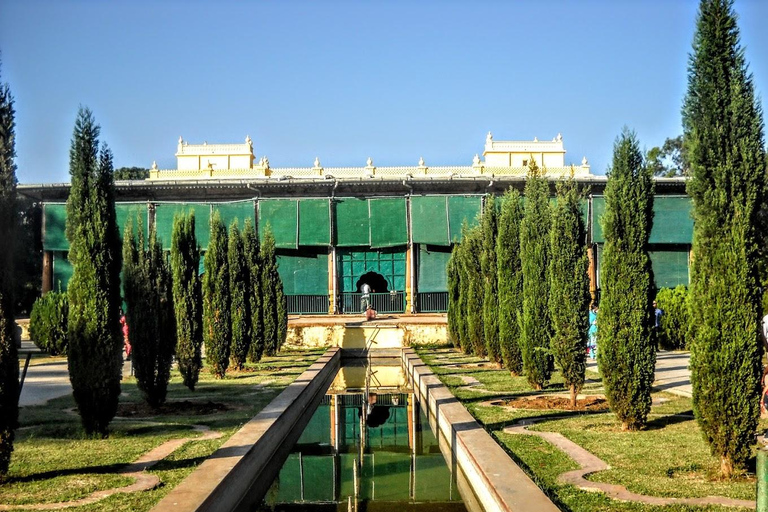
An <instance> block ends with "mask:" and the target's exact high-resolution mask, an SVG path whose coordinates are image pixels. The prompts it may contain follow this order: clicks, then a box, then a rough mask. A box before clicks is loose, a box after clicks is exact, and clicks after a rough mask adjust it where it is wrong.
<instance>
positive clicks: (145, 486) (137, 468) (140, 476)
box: [0, 420, 222, 510]
mask: <svg viewBox="0 0 768 512" xmlns="http://www.w3.org/2000/svg"><path fill="white" fill-rule="evenodd" d="M133 421H135V420H133ZM145 423H147V424H157V423H155V422H151V421H147V422H145ZM192 428H193V429H194V430H195V431H196V432H201V433H202V434H203V435H201V436H199V437H183V438H180V439H171V440H169V441H166V442H164V443H163V444H161V445H160V446H158V447H157V448H154V449H152V450H150V451H148V452H147V453H145V454H144V455H142V456H141V457H139V458H138V459H136V460H135V461H134V462H133V463H132V464H128V465H127V466H125V467H124V468H122V469H121V470H120V471H118V472H117V474H118V475H121V476H126V477H130V478H133V479H134V482H133V483H132V484H130V485H126V486H124V487H115V488H113V489H105V490H102V491H94V492H93V493H91V494H90V495H89V496H86V497H85V498H80V499H78V500H72V501H62V502H57V503H37V504H29V505H4V504H0V510H18V509H24V510H60V509H63V508H69V507H78V506H82V505H90V504H92V503H97V502H99V501H101V500H103V499H105V498H107V497H109V496H112V495H113V494H118V493H129V492H138V491H149V490H151V489H154V488H155V487H157V486H158V485H160V479H159V478H158V477H157V475H153V474H151V473H147V472H146V471H147V469H149V468H151V467H152V466H154V465H155V464H157V463H158V462H160V461H161V460H163V459H164V458H166V457H168V456H169V455H170V454H172V453H173V452H175V451H176V450H178V449H179V448H181V447H182V446H183V445H184V444H185V443H188V442H192V441H207V440H209V439H218V438H220V437H221V436H222V434H221V432H217V431H212V430H210V429H209V428H208V427H207V426H205V425H193V426H192Z"/></svg>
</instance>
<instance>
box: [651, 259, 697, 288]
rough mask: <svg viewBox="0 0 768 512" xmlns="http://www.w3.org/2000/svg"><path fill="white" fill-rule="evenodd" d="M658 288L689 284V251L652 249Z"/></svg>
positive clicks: (654, 273) (654, 278)
mask: <svg viewBox="0 0 768 512" xmlns="http://www.w3.org/2000/svg"><path fill="white" fill-rule="evenodd" d="M649 254H650V257H651V264H652V265H653V280H654V282H655V284H656V288H674V287H675V286H678V285H681V284H682V285H683V286H688V284H689V281H688V251H650V253H649Z"/></svg>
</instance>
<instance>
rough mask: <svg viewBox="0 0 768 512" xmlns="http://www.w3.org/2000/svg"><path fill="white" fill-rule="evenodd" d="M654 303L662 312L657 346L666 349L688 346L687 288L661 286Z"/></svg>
mask: <svg viewBox="0 0 768 512" xmlns="http://www.w3.org/2000/svg"><path fill="white" fill-rule="evenodd" d="M656 305H657V307H659V308H661V310H662V311H663V312H664V314H663V315H661V326H660V328H659V346H660V347H661V348H663V349H666V350H685V349H687V348H688V339H687V338H688V327H689V320H688V318H689V317H688V315H689V313H688V289H687V288H686V287H685V286H683V285H680V286H678V287H677V288H662V289H661V290H659V293H658V294H657V295H656Z"/></svg>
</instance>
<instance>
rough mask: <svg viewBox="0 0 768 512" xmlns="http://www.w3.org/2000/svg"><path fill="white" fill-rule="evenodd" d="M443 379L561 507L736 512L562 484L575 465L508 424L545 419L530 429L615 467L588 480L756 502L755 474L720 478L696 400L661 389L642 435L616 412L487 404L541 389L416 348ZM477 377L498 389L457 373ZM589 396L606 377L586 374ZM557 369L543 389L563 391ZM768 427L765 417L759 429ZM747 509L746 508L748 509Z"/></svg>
mask: <svg viewBox="0 0 768 512" xmlns="http://www.w3.org/2000/svg"><path fill="white" fill-rule="evenodd" d="M417 352H418V353H419V355H420V356H421V357H422V359H423V360H424V362H425V363H427V364H428V365H429V366H430V367H431V368H432V369H433V371H434V372H435V373H436V374H437V375H438V377H439V378H440V379H441V380H442V381H443V383H444V384H445V385H446V386H448V387H449V388H450V389H451V391H452V392H453V393H454V394H455V395H456V397H457V398H459V400H461V401H462V402H463V403H464V405H465V406H466V407H467V409H468V410H469V411H470V413H471V414H472V415H473V416H474V417H475V418H476V419H477V420H478V421H479V422H480V423H481V424H482V425H483V426H484V427H485V428H486V429H487V430H488V431H489V432H490V433H491V434H492V435H493V436H494V437H495V438H496V439H497V441H498V442H499V444H501V446H502V447H503V448H504V449H505V450H506V451H507V452H508V453H509V454H510V456H511V457H512V458H513V459H514V460H515V461H516V462H517V463H518V464H519V465H520V466H521V467H522V468H523V469H524V470H525V471H526V472H527V473H528V474H529V475H530V476H531V478H533V479H534V481H536V482H537V484H538V485H539V486H540V487H541V488H542V489H543V490H544V491H545V492H546V493H547V494H548V495H549V496H550V497H551V498H552V499H553V501H555V503H556V504H557V505H558V506H559V507H560V508H561V509H563V510H569V511H572V512H581V511H584V512H587V511H590V512H591V511H595V510H597V511H608V510H610V511H614V510H615V511H641V512H655V511H664V512H671V511H674V512H677V511H699V512H700V511H726V510H728V511H734V510H739V509H735V508H732V507H718V506H708V507H700V506H684V505H679V504H675V505H667V506H664V507H658V506H651V505H644V504H640V503H624V502H619V501H616V500H613V499H611V498H608V497H607V496H606V495H605V494H602V493H596V492H588V491H583V490H580V489H578V488H576V487H573V486H571V485H561V484H559V483H558V482H557V477H558V476H559V475H560V474H562V473H563V472H566V471H569V470H572V469H577V467H578V466H577V465H576V463H575V462H574V461H573V460H572V459H571V458H570V457H568V456H567V455H566V454H565V453H564V452H562V451H560V450H559V449H557V448H555V447H554V446H553V445H551V444H549V443H547V442H546V441H544V440H543V439H541V438H538V437H535V436H525V435H516V434H507V433H505V432H503V429H504V427H506V426H509V425H512V424H514V423H516V422H518V421H519V420H521V419H523V418H531V417H547V418H550V419H548V420H546V421H543V422H540V423H537V424H536V425H535V426H534V427H532V430H541V431H551V432H559V433H561V434H563V435H564V436H566V437H567V438H569V439H571V440H572V441H574V442H575V443H577V444H579V445H580V446H583V447H584V448H586V449H587V450H589V451H590V452H592V453H594V454H595V455H597V456H598V457H600V458H601V459H603V460H604V461H605V462H607V463H608V464H609V465H610V467H611V468H610V469H609V470H607V471H601V472H599V473H596V474H593V475H591V476H590V477H589V479H590V480H593V481H599V482H606V483H612V484H620V485H624V486H626V487H627V488H628V489H629V490H630V491H633V492H636V493H640V494H647V495H651V496H662V497H676V498H681V497H703V496H724V497H730V498H737V499H746V500H754V499H755V481H754V478H753V477H750V475H746V476H743V477H741V478H737V479H733V480H729V481H722V480H719V479H717V478H716V472H717V468H718V461H717V460H716V459H715V458H713V457H712V456H711V455H710V453H709V448H708V446H707V444H706V442H705V441H704V439H703V437H702V434H701V431H700V430H699V428H698V425H697V424H696V421H695V420H694V419H693V418H692V417H690V416H691V415H692V412H691V408H692V405H691V400H690V399H689V398H684V397H679V396H676V395H671V394H668V393H655V394H654V398H664V399H666V401H665V402H664V403H661V404H659V405H656V406H653V407H652V409H651V414H650V417H649V424H648V427H647V428H646V429H644V430H642V431H639V432H623V431H621V425H620V423H619V422H618V421H617V420H616V418H615V416H614V415H613V414H612V413H610V412H607V413H590V414H584V413H582V414H580V415H576V416H572V415H571V413H569V412H564V411H556V410H546V411H541V410H521V409H517V410H516V409H509V408H505V407H498V406H488V405H487V403H486V402H487V401H488V400H490V399H493V398H495V397H501V396H523V395H532V394H536V393H535V392H533V391H532V390H531V389H530V388H529V387H528V383H527V381H526V379H525V377H512V376H511V375H509V373H508V372H506V371H504V370H498V369H494V368H482V369H472V370H463V369H456V368H451V367H450V364H452V363H454V362H459V361H461V362H481V361H482V360H481V359H479V358H475V357H471V356H466V355H464V354H460V353H458V352H455V351H444V352H441V353H439V354H437V355H439V356H442V357H441V358H436V357H435V355H436V354H435V353H434V352H428V351H425V350H420V349H419V350H417ZM455 374H462V375H471V376H472V377H474V378H476V379H477V380H478V381H480V383H481V384H482V386H481V387H482V388H483V389H487V390H489V391H493V392H494V393H493V394H489V393H484V392H481V391H477V390H476V389H473V388H469V387H466V386H464V385H463V383H462V382H461V380H460V379H459V378H457V377H455V376H453V375H455ZM587 378H588V379H591V380H594V381H597V382H591V383H587V385H586V386H585V388H584V391H582V392H583V393H588V394H589V393H593V394H598V393H602V392H603V388H602V384H601V383H600V376H599V375H598V374H597V373H595V372H588V373H587ZM565 391H566V390H565V389H564V385H563V382H562V378H561V376H560V375H559V373H558V372H555V374H554V375H553V376H552V380H551V382H550V384H549V386H547V388H545V389H544V390H543V392H541V393H542V394H552V393H564V392H565ZM765 426H768V422H762V423H761V427H765ZM742 510H743V509H742Z"/></svg>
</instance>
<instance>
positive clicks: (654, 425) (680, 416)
mask: <svg viewBox="0 0 768 512" xmlns="http://www.w3.org/2000/svg"><path fill="white" fill-rule="evenodd" d="M694 419H696V418H695V417H694V416H693V411H692V410H687V411H684V412H681V413H676V414H669V415H666V416H660V417H658V418H654V419H652V420H651V421H649V422H647V423H646V424H645V428H644V429H643V430H661V429H663V428H664V427H666V426H668V425H676V424H677V423H685V422H686V421H693V420H694Z"/></svg>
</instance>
